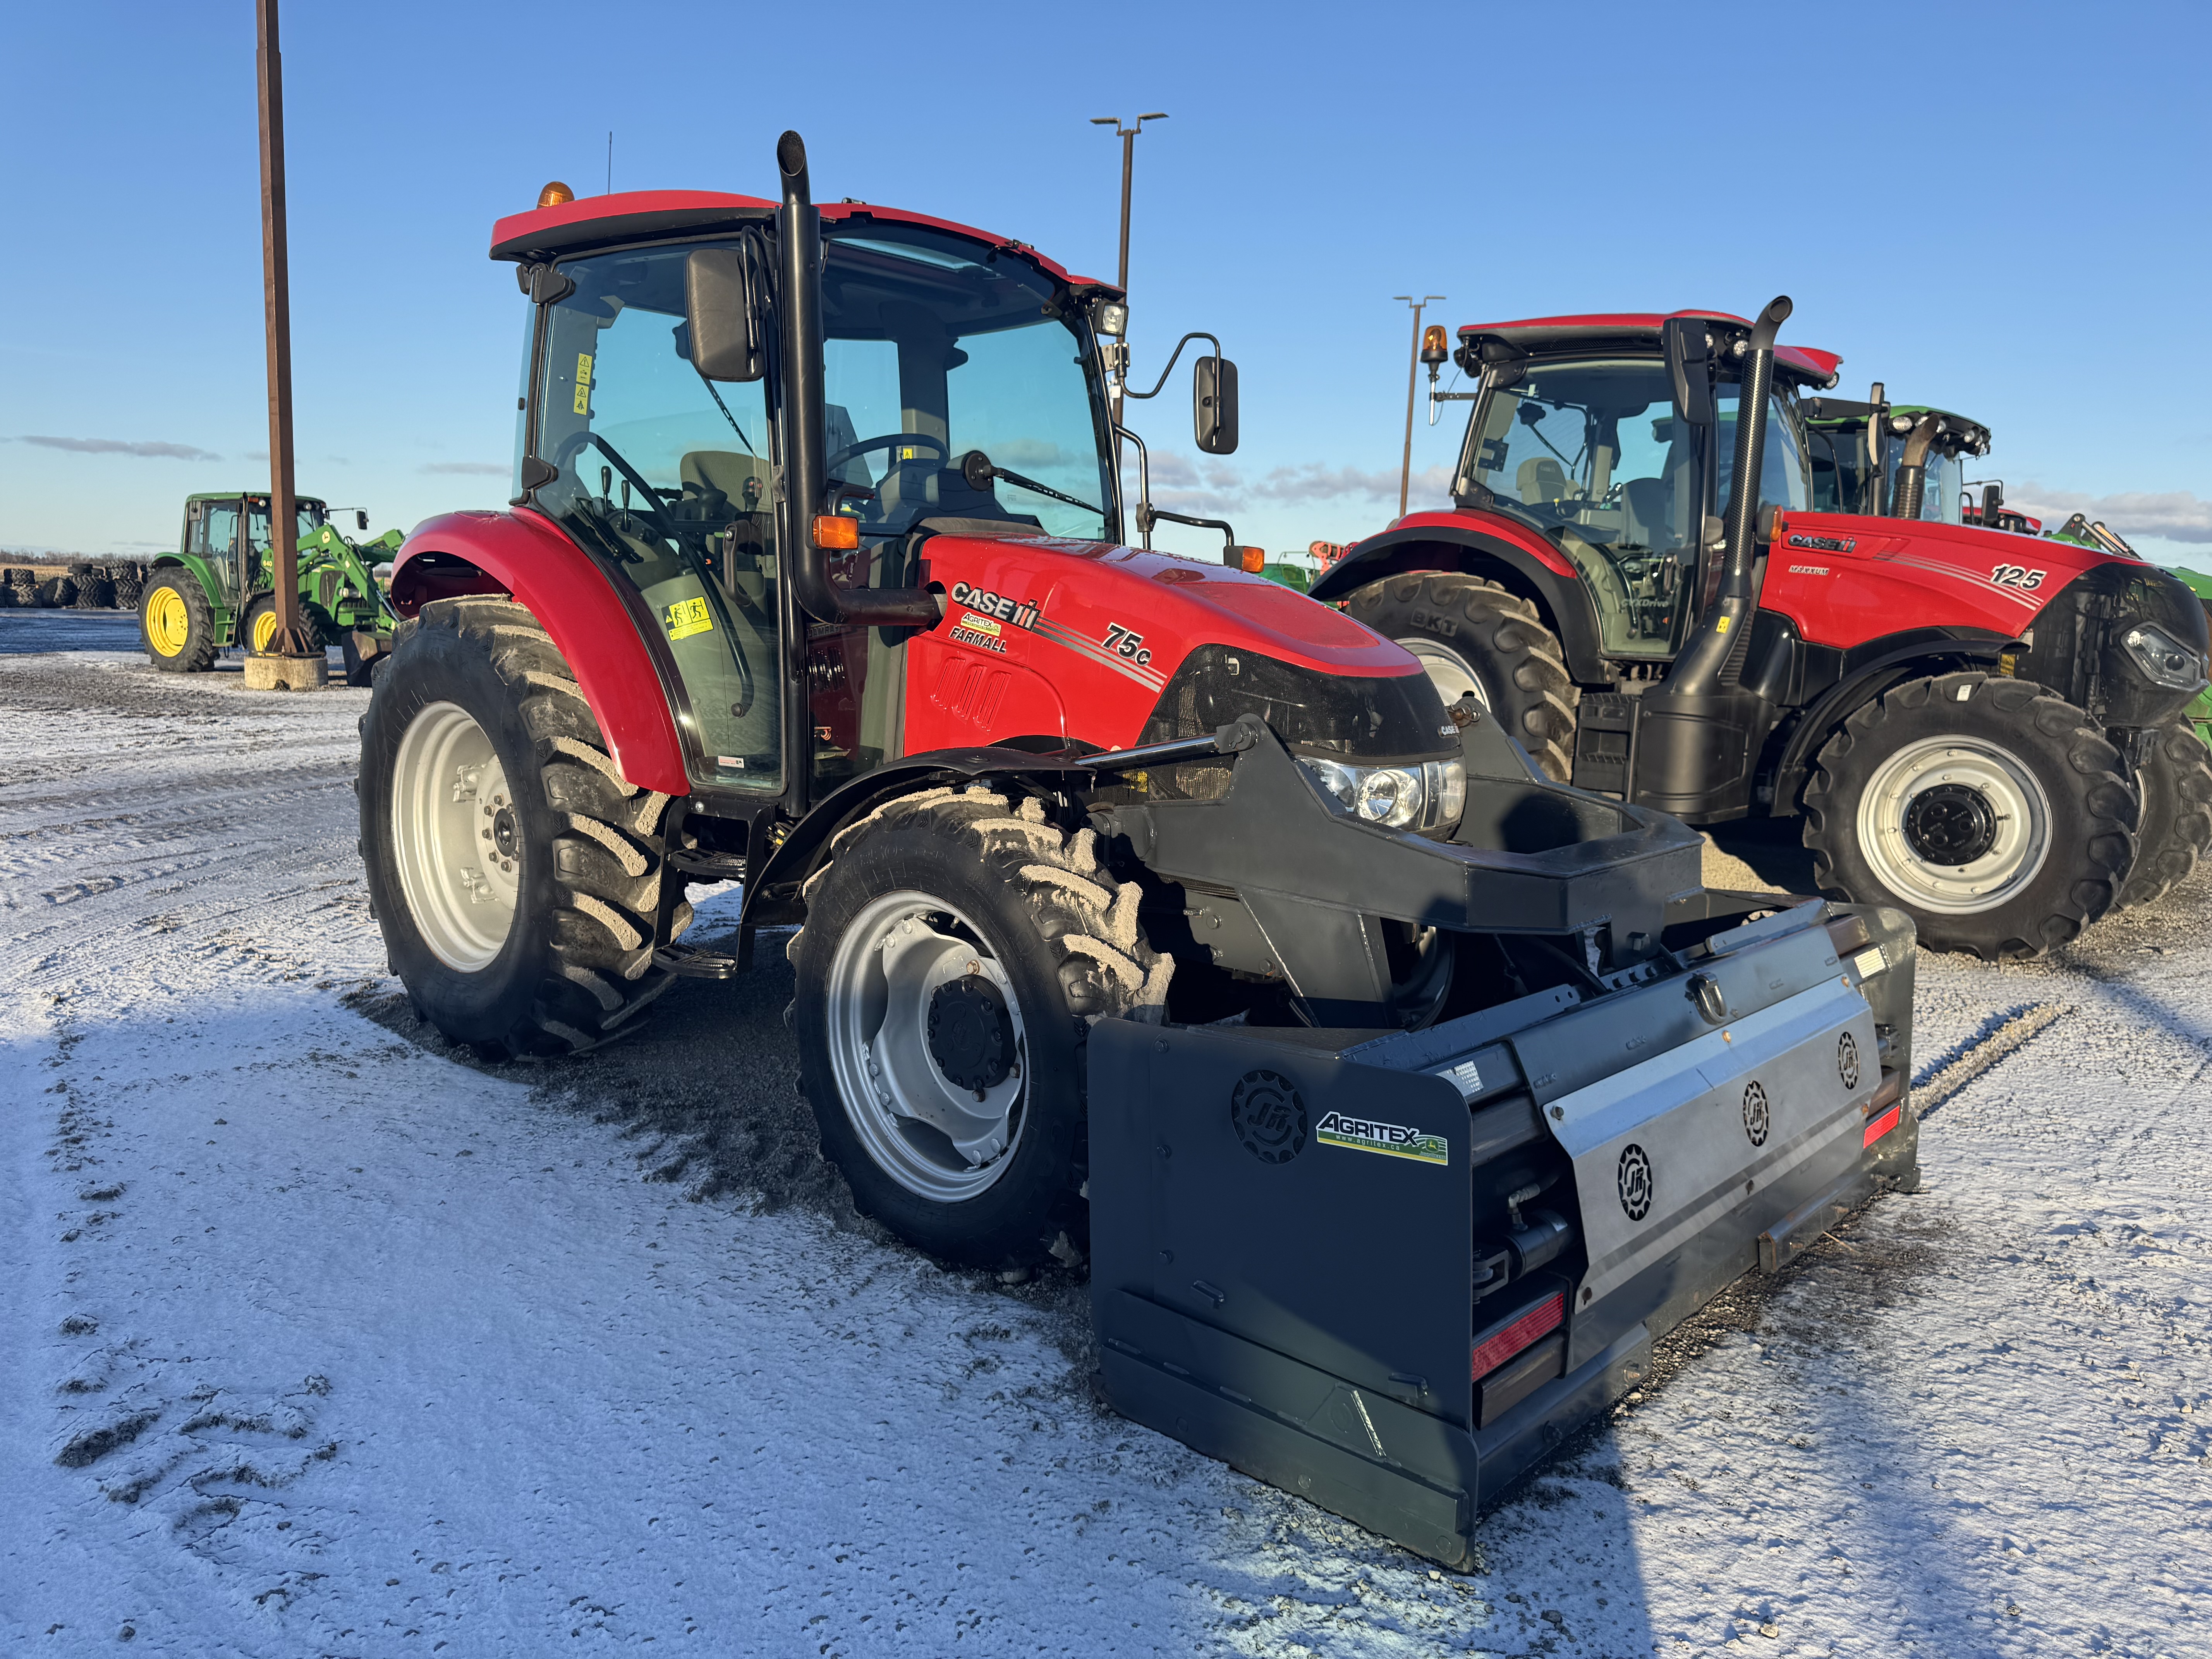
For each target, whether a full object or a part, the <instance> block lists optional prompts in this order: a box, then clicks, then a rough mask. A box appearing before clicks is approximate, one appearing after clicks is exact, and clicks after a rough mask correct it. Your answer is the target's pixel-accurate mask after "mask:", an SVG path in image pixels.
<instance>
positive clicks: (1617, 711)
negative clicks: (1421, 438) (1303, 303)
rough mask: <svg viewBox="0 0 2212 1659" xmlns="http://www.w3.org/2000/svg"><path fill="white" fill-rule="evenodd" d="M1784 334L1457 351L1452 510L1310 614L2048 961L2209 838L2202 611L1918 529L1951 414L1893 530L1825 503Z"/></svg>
mask: <svg viewBox="0 0 2212 1659" xmlns="http://www.w3.org/2000/svg"><path fill="white" fill-rule="evenodd" d="M1788 313H1789V305H1788V302H1787V301H1776V302H1775V304H1774V305H1773V306H1771V307H1769V308H1768V309H1767V311H1765V313H1761V315H1760V317H1759V319H1758V320H1757V321H1756V322H1747V321H1745V320H1744V319H1741V318H1738V317H1733V316H1729V315H1725V314H1723V313H1717V312H1703V311H1699V312H1677V313H1673V314H1671V315H1667V316H1659V315H1653V314H1623V315H1607V316H1588V317H1547V318H1537V319H1529V320H1527V321H1522V322H1511V323H1494V324H1480V325H1474V326H1471V327H1468V328H1463V329H1462V330H1461V331H1460V342H1461V343H1460V345H1459V348H1458V349H1457V351H1456V353H1455V354H1454V359H1455V361H1456V362H1458V363H1459V364H1460V366H1461V367H1462V368H1463V369H1464V370H1465V371H1466V373H1467V374H1468V375H1469V376H1471V377H1474V378H1475V379H1477V380H1478V381H1479V383H1480V384H1479V389H1478V390H1477V391H1476V392H1473V393H1468V394H1462V395H1465V396H1468V397H1469V398H1472V400H1473V401H1474V409H1473V410H1472V413H1471V416H1470V418H1469V420H1468V428H1467V435H1466V438H1465V440H1464V442H1463V444H1462V448H1461V452H1460V458H1459V462H1458V465H1457V469H1456V473H1455V481H1454V488H1453V499H1454V502H1455V506H1454V507H1453V508H1452V509H1451V510H1450V511H1447V512H1426V513H1413V514H1410V515H1408V516H1407V517H1406V518H1404V519H1401V520H1399V521H1398V522H1397V523H1395V525H1393V526H1391V527H1390V528H1389V530H1388V531H1387V532H1384V533H1383V534H1382V535H1379V536H1376V537H1372V538H1369V539H1367V540H1364V541H1362V542H1360V543H1358V544H1356V545H1355V546H1354V547H1353V548H1352V550H1351V551H1350V552H1349V553H1348V554H1347V555H1346V557H1345V558H1344V559H1343V560H1342V561H1341V562H1340V563H1339V564H1338V565H1337V566H1336V568H1334V570H1332V571H1331V572H1330V573H1329V574H1328V575H1327V576H1326V577H1324V578H1323V579H1322V580H1320V581H1319V582H1317V583H1316V584H1315V586H1314V589H1313V594H1314V597H1315V598H1316V599H1323V600H1341V601H1345V602H1346V608H1347V609H1348V611H1350V613H1351V614H1352V616H1354V617H1358V618H1359V619H1360V620H1361V621H1363V622H1364V623H1368V624H1369V625H1370V627H1372V628H1374V629H1376V630H1377V631H1378V632H1380V633H1383V634H1385V635H1389V637H1390V638H1392V639H1395V640H1396V641H1399V642H1400V643H1401V644H1403V645H1405V646H1406V647H1407V648H1408V649H1410V650H1411V651H1413V653H1415V654H1416V655H1418V656H1419V657H1420V658H1421V659H1422V660H1423V662H1424V663H1425V665H1427V667H1428V669H1429V671H1430V673H1431V677H1432V678H1435V679H1436V680H1437V684H1438V685H1439V687H1440V689H1441V690H1443V695H1444V696H1445V698H1446V699H1447V701H1449V700H1450V699H1451V698H1453V697H1455V696H1460V695H1462V693H1471V694H1473V695H1474V696H1476V697H1478V698H1479V699H1480V701H1481V702H1483V703H1484V704H1485V706H1486V707H1488V708H1491V709H1492V710H1494V711H1495V713H1496V714H1498V717H1499V718H1500V719H1501V720H1504V722H1505V723H1506V724H1507V726H1509V727H1510V730H1511V731H1512V732H1513V733H1514V735H1515V736H1516V738H1518V739H1519V740H1520V741H1521V742H1522V744H1524V745H1525V746H1526V747H1527V748H1528V751H1529V752H1530V754H1531V755H1533V756H1534V757H1535V758H1536V760H1537V761H1538V762H1539V763H1541V765H1542V767H1543V768H1544V769H1545V770H1546V771H1547V773H1549V774H1550V775H1552V776H1553V777H1555V778H1559V779H1561V780H1571V781H1573V782H1574V783H1575V784H1577V785H1578V786H1580V787H1583V788H1585V789H1589V790H1592V791H1595V792H1597V793H1602V794H1605V795H1608V796H1610V797H1612V798H1613V799H1621V800H1627V801H1632V802H1636V803H1639V804H1643V805H1651V806H1656V807H1660V808H1662V809H1663V810H1665V811H1669V812H1673V813H1675V814H1678V815H1680V817H1683V818H1685V819H1686V820H1687V821H1689V822H1690V823H1721V822H1723V821H1725V820H1729V819H1734V818H1741V817H1746V816H1748V815H1770V814H1771V815H1775V816H1784V815H1790V814H1802V817H1803V835H1804V840H1805V843H1806V845H1807V846H1808V847H1809V848H1811V849H1812V850H1813V852H1814V858H1815V869H1816V872H1817V876H1818V879H1819V881H1820V885H1821V887H1822V890H1824V891H1826V892H1828V893H1830V894H1832V895H1833V896H1838V897H1847V898H1849V899H1850V900H1853V901H1855V902H1863V903H1887V904H1894V905H1897V906H1899V907H1900V908H1903V909H1904V910H1905V911H1906V912H1907V913H1908V914H1909V915H1911V917H1912V919H1913V921H1914V923H1915V924H1916V926H1917V928H1918V929H1919V933H1920V938H1921V939H1923V941H1924V942H1926V943H1928V944H1929V945H1935V946H1937V947H1939V948H1945V949H1954V950H1964V951H1973V952H1975V953H1977V954H1979V955H1983V956H1986V957H2019V956H2030V955H2034V954H2036V953H2038V952H2040V951H2045V950H2047V949H2049V948H2050V947H2051V946H2052V945H2058V944H2061V943H2063V942H2064V941H2066V940H2068V939H2072V938H2073V937H2074V936H2075V934H2076V933H2079V932H2080V930H2081V927H2083V926H2084V925H2085V924H2086V923H2087V922H2090V921H2094V920H2096V919H2097V918H2098V917H2099V916H2100V915H2103V914H2104V913H2105V912H2106V910H2108V909H2110V908H2112V906H2113V904H2114V903H2115V902H2117V901H2118V900H2119V898H2120V896H2121V894H2122V890H2123V888H2124V886H2126V885H2127V884H2129V882H2130V874H2131V872H2134V873H2135V874H2136V878H2137V880H2136V885H2135V886H2134V887H2133V888H2132V889H2130V892H2129V897H2130V899H2134V898H2139V897H2142V896H2149V894H2150V893H2152V892H2154V891H2159V890H2163V889H2164V887H2165V886H2166V885H2170V884H2171V883H2172V880H2173V879H2175V878H2177V877H2178V876H2179V874H2184V873H2186V872H2187V871H2188V869H2189V868H2191V867H2192V866H2193V865H2194V863H2195V860H2196V857H2197V851H2198V850H2199V848H2198V847H2197V837H2198V835H2199V832H2200V831H2201V829H2203V827H2204V824H2205V819H2204V815H2203V812H2202V811H2201V810H2199V809H2200V807H2201V802H2200V801H2198V800H2197V799H2196V796H2195V792H2194V787H2193V785H2191V782H2190V781H2188V780H2185V779H2182V778H2180V777H2179V776H2178V775H2174V773H2173V768H2174V766H2175V765H2177V764H2179V761H2178V760H2177V757H2182V756H2186V755H2188V754H2189V753H2190V752H2191V751H2190V750H2189V749H2188V747H2187V745H2186V744H2182V743H2180V742H2179V741H2178V740H2177V738H2178V736H2179V735H2181V734H2185V733H2186V732H2187V729H2188V728H2187V726H2186V722H2185V719H2184V711H2185V709H2186V708H2188V706H2189V704H2190V702H2191V699H2192V698H2194V697H2195V696H2197V692H2198V691H2199V690H2201V689H2202V688H2203V686H2204V684H2205V683H2206V658H2207V639H2206V628H2205V616H2204V611H2203V606H2201V605H2198V604H2197V601H2196V599H2195V598H2194V597H2193V596H2192V595H2191V593H2190V592H2189V591H2188V589H2187V588H2186V587H2185V586H2184V585H2183V584H2182V583H2181V582H2180V581H2179V580H2177V579H2175V578H2174V577H2172V575H2170V574H2166V572H2163V571H2161V570H2159V569H2157V568H2154V567H2152V566H2150V565H2148V564H2146V563H2144V562H2142V561H2141V560H2139V559H2134V558H2129V557H2123V556H2116V555H2113V554H2111V553H2109V552H2106V551H2104V550H2099V549H2094V548H2088V547H2081V546H2075V545H2071V544H2062V543H2058V542H2054V541H2038V542H2036V543H2034V544H2032V545H2031V544H2026V543H2024V542H2023V541H2022V539H2021V538H2020V537H2018V536H2015V535H2008V534H2005V533H2004V532H2002V531H1996V530H1984V529H1980V528H1976V527H1968V526H1961V525H1958V524H1955V523H1946V522H1933V521H1923V519H1922V503H1923V500H1924V498H1925V489H1926V484H1927V475H1928V468H1929V458H1930V456H1931V454H1932V453H1940V447H1941V443H1942V419H1941V411H1932V410H1930V411H1921V412H1919V413H1918V414H1917V415H1915V414H1908V413H1906V412H1905V411H1895V412H1893V413H1891V414H1890V415H1889V417H1888V419H1887V421H1886V422H1884V426H1883V431H1882V433H1881V435H1878V441H1879V440H1880V439H1881V438H1887V439H1889V440H1892V441H1900V442H1901V448H1900V449H1899V453H1898V455H1897V460H1898V466H1897V468H1896V471H1895V483H1894V485H1893V490H1892V492H1891V497H1892V498H1891V499H1890V500H1889V501H1887V502H1885V505H1886V507H1887V509H1888V510H1887V513H1886V515H1885V516H1881V517H1869V516H1857V515H1850V514H1843V513H1823V512H1819V511H1815V510H1814V508H1813V495H1812V489H1811V480H1810V477H1809V476H1808V458H1807V437H1806V428H1805V426H1804V422H1803V420H1802V411H1801V410H1800V407H1799V398H1798V397H1797V395H1796V394H1797V393H1798V392H1799V391H1800V389H1802V388H1825V387H1826V386H1832V384H1833V383H1834V380H1835V368H1836V364H1837V362H1838V359H1837V358H1836V357H1835V356H1832V355H1831V354H1829V353H1826V352H1819V351H1811V350H1805V349H1796V348H1790V347H1786V346H1780V347H1774V348H1773V349H1771V352H1768V351H1766V350H1765V348H1766V347H1769V346H1772V343H1773V337H1774V333H1775V331H1776V330H1777V329H1778V327H1779V325H1780V323H1781V321H1782V319H1784V317H1786V316H1787V315H1788ZM1428 355H1429V356H1430V357H1431V362H1432V363H1433V362H1438V361H1441V360H1442V358H1443V356H1444V351H1443V337H1442V332H1441V331H1437V335H1436V336H1435V337H1434V338H1433V340H1432V341H1431V346H1430V349H1429V353H1428ZM1761 361H1771V364H1772V374H1771V383H1769V382H1764V381H1761V382H1754V380H1753V377H1752V374H1751V373H1750V366H1751V365H1753V364H1754V363H1756V362H1761ZM1746 400H1748V401H1749V402H1750V404H1752V405H1753V407H1759V408H1763V409H1764V410H1765V415H1764V418H1762V419H1759V420H1752V421H1740V420H1739V419H1738V418H1737V412H1738V410H1740V409H1741V407H1742V406H1743V404H1744V403H1745V401H1746ZM1823 402H1824V404H1825V407H1826V414H1827V415H1829V416H1840V415H1843V414H1844V413H1846V412H1847V410H1848V411H1849V412H1851V413H1854V414H1855V415H1856V416H1858V417H1861V418H1871V417H1872V416H1875V413H1876V411H1875V410H1873V408H1872V406H1871V405H1861V406H1857V408H1856V410H1850V409H1849V406H1845V405H1841V404H1836V403H1835V402H1834V401H1833V400H1832V399H1827V400H1823ZM1900 422H1901V424H1902V428H1903V429H1902V430H1899V431H1896V432H1894V433H1892V432H1890V431H1889V428H1890V427H1891V426H1893V425H1896V424H1899V423H1900ZM1740 477H1751V478H1754V479H1756V480H1757V488H1756V489H1751V490H1743V489H1734V484H1735V480H1736V479H1737V478H1740ZM1732 492H1733V493H1732ZM1723 503H1726V507H1725V513H1726V518H1725V521H1723V518H1722V517H1719V516H1716V514H1717V513H1722V512H1723ZM1936 516H1937V517H1938V518H1940V517H1942V516H1945V515H1936Z"/></svg>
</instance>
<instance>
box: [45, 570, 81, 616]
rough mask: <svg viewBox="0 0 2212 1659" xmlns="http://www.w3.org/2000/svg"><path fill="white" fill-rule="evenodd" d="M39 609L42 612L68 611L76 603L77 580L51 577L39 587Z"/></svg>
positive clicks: (65, 577)
mask: <svg viewBox="0 0 2212 1659" xmlns="http://www.w3.org/2000/svg"><path fill="white" fill-rule="evenodd" d="M38 595H39V608H40V610H42V611H67V610H68V609H69V608H70V606H72V605H75V604H76V577H74V576H49V577H47V578H46V580H44V581H42V582H40V584H39V586H38Z"/></svg>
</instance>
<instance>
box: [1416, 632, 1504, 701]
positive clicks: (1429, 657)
mask: <svg viewBox="0 0 2212 1659" xmlns="http://www.w3.org/2000/svg"><path fill="white" fill-rule="evenodd" d="M1398 643H1399V644H1401V645H1402V646H1404V647H1406V649H1407V650H1408V651H1410V652H1412V653H1413V655H1414V656H1415V657H1417V658H1419V659H1420V664H1421V669H1422V671H1423V672H1425V674H1427V675H1428V677H1429V684H1431V685H1433V686H1435V687H1436V688H1437V696H1440V697H1442V698H1443V700H1444V707H1445V708H1450V707H1451V706H1452V705H1453V704H1454V703H1455V702H1458V701H1459V700H1460V699H1461V698H1462V697H1463V696H1467V694H1468V692H1470V691H1472V692H1473V693H1474V700H1475V701H1476V702H1479V703H1480V704H1481V705H1482V706H1483V707H1484V708H1489V707H1490V692H1489V690H1488V689H1487V688H1486V686H1485V685H1484V684H1483V683H1482V676H1481V675H1480V674H1478V673H1476V672H1475V671H1474V665H1473V664H1471V663H1469V662H1468V659H1466V658H1465V657H1462V656H1461V655H1460V653H1458V652H1456V651H1455V650H1453V649H1452V648H1451V647H1449V646H1448V645H1439V644H1437V642H1436V641H1434V640H1430V639H1423V638H1421V637H1420V636H1419V635H1415V636H1413V638H1411V639H1403V640H1401V641H1398Z"/></svg>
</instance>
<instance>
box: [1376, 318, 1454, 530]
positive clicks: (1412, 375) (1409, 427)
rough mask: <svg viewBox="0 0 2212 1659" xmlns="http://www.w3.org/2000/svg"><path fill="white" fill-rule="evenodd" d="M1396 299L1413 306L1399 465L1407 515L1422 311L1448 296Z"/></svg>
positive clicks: (1401, 496)
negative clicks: (1403, 447) (1403, 443)
mask: <svg viewBox="0 0 2212 1659" xmlns="http://www.w3.org/2000/svg"><path fill="white" fill-rule="evenodd" d="M1390 297H1391V298H1392V299H1394V300H1403V301H1405V302H1406V303H1407V305H1409V306H1411V307H1413V356H1412V359H1411V361H1410V362H1407V365H1406V453H1405V457H1404V459H1402V460H1401V461H1400V463H1399V465H1398V516H1399V517H1400V518H1401V519H1402V518H1404V517H1405V516H1406V500H1407V495H1409V494H1410V493H1411V491H1412V489H1413V394H1414V393H1415V392H1417V391H1418V390H1419V386H1420V379H1421V313H1422V312H1424V311H1425V310H1426V309H1427V308H1428V306H1429V301H1431V300H1441V299H1443V298H1445V297H1446V296H1445V295H1441V294H1431V295H1427V296H1426V297H1425V298H1424V299H1419V300H1416V299H1415V298H1414V297H1413V295H1410V294H1394V295H1391V296H1390Z"/></svg>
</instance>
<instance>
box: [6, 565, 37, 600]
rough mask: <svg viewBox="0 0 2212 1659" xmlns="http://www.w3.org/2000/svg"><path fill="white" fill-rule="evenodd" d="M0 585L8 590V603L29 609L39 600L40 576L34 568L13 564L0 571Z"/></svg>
mask: <svg viewBox="0 0 2212 1659" xmlns="http://www.w3.org/2000/svg"><path fill="white" fill-rule="evenodd" d="M0 577H4V580H0V586H4V587H5V588H6V589H7V590H8V599H7V603H8V604H9V605H18V606H20V607H21V608H22V609H23V610H26V611H28V610H29V609H31V608H32V607H33V605H37V604H38V602H39V576H38V573H37V572H36V571H34V570H28V569H24V568H21V567H18V566H14V565H11V566H9V568H8V569H7V570H6V571H5V572H0Z"/></svg>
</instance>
